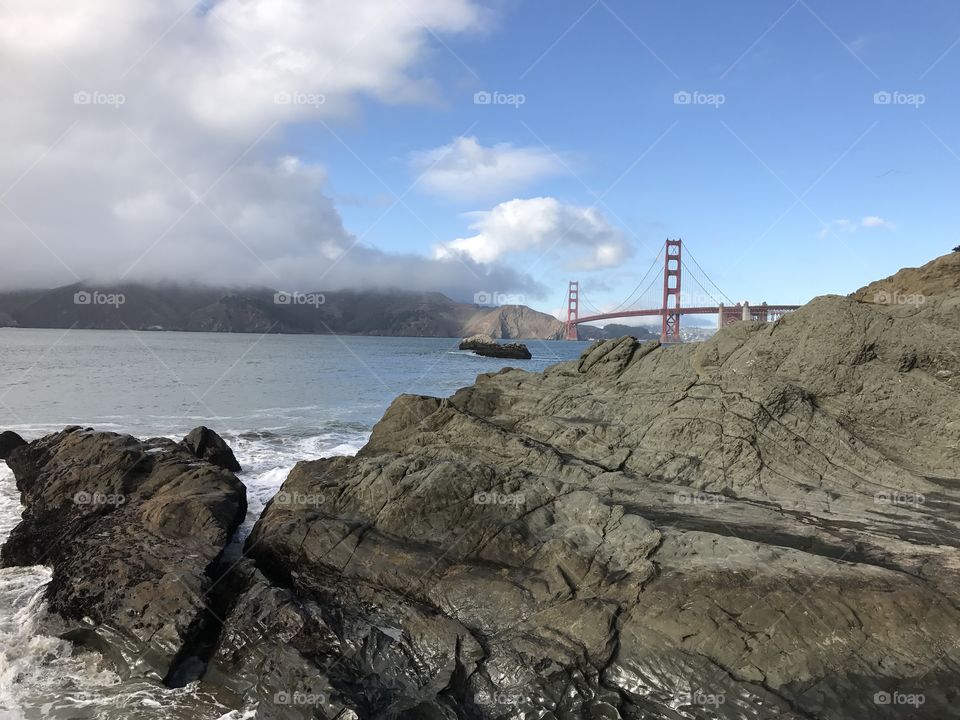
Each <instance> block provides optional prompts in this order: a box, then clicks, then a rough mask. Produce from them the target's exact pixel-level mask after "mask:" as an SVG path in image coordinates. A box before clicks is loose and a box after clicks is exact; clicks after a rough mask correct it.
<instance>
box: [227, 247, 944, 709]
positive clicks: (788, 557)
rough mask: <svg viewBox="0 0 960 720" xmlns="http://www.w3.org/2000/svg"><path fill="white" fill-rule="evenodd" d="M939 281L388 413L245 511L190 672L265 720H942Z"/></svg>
mask: <svg viewBox="0 0 960 720" xmlns="http://www.w3.org/2000/svg"><path fill="white" fill-rule="evenodd" d="M940 262H945V261H940ZM951 268H952V266H950V267H948V268H946V269H944V268H942V267H941V268H938V269H937V272H935V273H932V275H935V276H937V277H938V278H939V280H938V284H937V286H936V291H935V292H930V293H929V294H928V293H927V292H926V291H925V289H924V288H922V287H919V288H918V287H909V286H903V287H900V286H898V292H900V293H908V292H909V293H915V294H923V296H924V302H923V303H922V304H914V305H905V304H892V303H874V302H869V301H864V300H861V299H859V298H844V297H835V296H828V297H823V298H818V299H817V300H814V301H813V302H811V303H810V304H809V305H807V306H806V307H804V308H802V309H801V310H799V311H798V312H796V313H793V314H791V315H788V316H786V317H784V318H782V319H781V320H779V321H778V322H776V323H773V324H762V325H761V324H751V323H746V324H741V325H737V326H733V327H730V328H727V329H725V330H723V331H721V332H719V333H717V335H716V336H715V337H714V338H712V339H711V340H709V341H707V342H704V343H702V344H700V345H682V346H670V347H665V346H660V345H659V343H657V342H650V343H644V344H641V343H638V342H637V341H635V340H634V339H633V338H622V339H620V340H615V341H608V342H604V343H600V344H598V345H596V346H594V347H592V348H591V349H590V350H588V351H587V352H586V353H584V355H583V356H582V357H581V358H580V360H578V361H574V362H568V363H561V364H559V365H556V366H554V367H553V368H551V369H549V370H548V371H546V372H545V373H542V374H531V373H526V372H522V371H519V370H513V369H507V370H504V371H503V372H500V373H497V374H492V375H481V376H480V377H479V378H478V379H477V382H476V384H475V385H473V386H471V387H468V388H464V389H463V390H461V391H459V392H458V393H456V394H455V395H454V396H453V397H451V398H449V399H437V398H430V397H421V396H410V395H407V396H402V397H400V398H398V399H397V400H396V401H395V402H394V403H393V405H392V406H391V407H390V409H389V410H388V412H387V413H386V415H385V416H384V418H383V419H382V420H381V421H380V422H379V423H378V424H377V426H376V427H375V429H374V432H373V435H372V437H371V439H370V442H369V443H368V444H367V446H366V447H365V448H364V449H363V450H362V451H361V452H360V453H359V454H358V455H357V457H355V458H330V459H323V460H316V461H311V462H303V463H300V464H298V465H297V466H296V467H295V468H294V470H293V471H292V472H291V473H290V476H289V477H288V479H287V481H286V482H285V483H284V485H283V487H282V488H281V491H280V492H279V493H278V494H277V496H276V497H275V498H274V500H273V501H272V502H271V503H270V504H269V505H268V507H267V508H266V510H265V512H264V513H263V516H262V517H261V519H260V521H259V522H258V523H257V525H256V527H255V529H254V531H253V533H252V535H251V536H250V538H249V540H248V542H247V549H246V552H247V554H248V555H249V557H250V558H251V559H252V560H253V561H254V562H255V564H256V569H255V570H250V572H249V574H248V575H247V576H246V577H245V578H244V579H243V580H242V581H241V582H238V585H237V593H238V599H237V601H236V603H235V604H234V606H233V608H232V610H231V614H230V615H229V616H228V617H227V623H226V625H225V628H224V633H223V634H222V635H221V637H220V641H219V644H218V648H217V651H216V655H215V660H216V663H215V665H216V672H222V673H223V674H224V675H228V676H232V677H246V678H247V684H246V689H245V690H244V689H243V688H238V691H239V692H246V693H247V694H248V695H249V696H250V697H258V698H262V699H263V702H264V705H263V706H262V707H264V708H267V707H270V708H271V710H270V712H271V713H276V716H277V717H291V718H294V717H337V716H338V714H339V713H355V714H356V715H357V716H359V717H371V718H372V717H399V718H410V719H413V718H484V719H490V720H493V719H495V718H523V719H524V720H526V719H533V718H538V719H539V718H570V719H579V718H584V719H587V718H604V719H605V718H627V719H630V720H634V719H636V720H639V719H640V718H644V719H647V718H654V719H663V720H668V719H669V720H677V718H689V719H693V718H724V719H730V720H733V719H734V718H737V719H742V718H750V719H756V720H768V719H769V718H805V719H810V718H817V719H829V720H842V719H847V718H849V719H851V720H859V719H863V720H867V719H869V720H877V719H885V718H891V719H892V718H904V717H911V718H931V719H933V718H937V719H940V718H947V717H955V716H956V714H957V702H958V698H960V550H958V548H960V456H958V448H960V421H958V418H960V393H958V386H957V385H956V380H955V378H957V377H960V375H958V373H960V353H958V352H957V348H960V267H957V268H953V269H951ZM944 273H946V274H947V275H950V274H951V273H952V276H951V277H952V278H953V279H952V280H949V281H946V282H945V281H944V280H943V277H942V276H943V274H944ZM927 275H931V273H927ZM262 668H271V672H269V673H263V672H260V670H261V669H262ZM271 716H273V715H271Z"/></svg>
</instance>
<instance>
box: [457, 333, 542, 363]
mask: <svg viewBox="0 0 960 720" xmlns="http://www.w3.org/2000/svg"><path fill="white" fill-rule="evenodd" d="M460 349H461V350H471V351H473V352H474V353H476V354H477V355H483V356H484V357H494V358H507V359H511V360H529V359H530V358H532V357H533V356H532V355H531V354H530V351H529V350H528V349H527V346H526V345H524V344H523V343H506V344H503V345H501V344H500V343H498V342H497V341H496V340H494V339H493V338H492V337H490V336H489V335H473V336H472V337H468V338H466V339H465V340H462V341H461V342H460Z"/></svg>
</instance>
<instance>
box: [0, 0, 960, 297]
mask: <svg viewBox="0 0 960 720" xmlns="http://www.w3.org/2000/svg"><path fill="white" fill-rule="evenodd" d="M958 68H960V4H957V3H956V2H953V1H952V0H922V1H921V2H915V3H905V2H902V0H901V1H897V2H894V1H893V0H847V1H845V2H842V3H837V2H826V1H825V0H795V1H794V0H744V1H742V2H731V3H716V2H708V1H706V0H698V1H695V2H692V1H687V0H678V1H677V2H670V3H665V2H652V1H647V0H644V1H638V0H597V1H596V2H593V1H591V0H582V1H581V0H577V1H575V0H551V2H549V3H547V2H545V0H443V1H442V2H438V1H437V0H350V1H349V2H348V1H347V0H219V1H217V2H209V1H208V2H207V4H196V3H194V2H184V1H183V0H169V1H168V2H164V3H156V2H152V1H151V0H127V1H126V2H123V3H118V2H116V0H86V1H85V2H84V3H81V4H75V6H64V4H63V3H61V2H59V1H57V0H8V1H7V2H4V3H3V4H2V5H0V92H2V96H3V98H4V102H3V103H2V106H0V142H2V148H3V149H2V150H0V254H2V257H3V262H2V263H0V288H4V289H13V288H22V287H51V286H55V285H64V284H69V283H73V282H77V281H84V282H87V283H97V282H103V283H107V282H117V281H145V280H163V281H171V280H173V281H181V282H202V283H211V284H217V285H266V286H270V287H274V288H278V289H285V290H299V291H304V292H307V291H316V290H336V289H340V288H346V287H358V288H364V287H397V288H401V289H409V290H436V291H440V292H444V293H447V294H448V295H450V296H451V297H454V298H456V299H458V300H466V301H471V300H474V299H477V300H479V301H481V302H491V301H493V302H495V301H500V302H521V303H524V304H528V305H531V306H533V307H535V308H537V309H540V310H545V311H548V312H554V313H556V312H560V310H561V308H562V307H564V305H565V301H564V296H565V292H566V287H567V283H568V281H569V280H579V281H580V282H581V287H582V288H583V297H584V298H585V302H586V303H588V306H587V307H588V308H590V309H594V308H595V309H597V310H609V309H611V308H614V307H616V306H619V305H620V304H621V303H623V302H624V301H625V300H627V299H628V297H630V295H631V293H632V292H634V291H638V292H634V296H636V295H637V294H640V293H639V291H642V290H643V288H644V287H646V286H647V285H648V283H647V281H646V280H645V281H644V282H643V283H640V281H641V278H644V277H645V274H646V273H647V272H648V270H649V269H650V268H651V266H653V267H654V271H653V272H652V274H650V275H646V277H647V278H652V279H654V280H655V281H654V283H653V285H652V290H651V294H649V296H648V295H644V296H643V297H642V298H640V299H639V300H636V302H638V303H640V305H641V306H651V305H655V304H656V300H655V298H653V297H652V294H655V292H656V287H657V284H658V282H659V281H657V280H656V275H657V272H658V270H657V264H658V260H657V259H656V258H657V255H658V253H659V251H660V250H661V248H662V247H663V243H664V240H665V239H666V238H668V237H670V238H682V239H683V241H684V248H685V252H686V253H687V256H688V257H689V258H692V259H695V260H696V263H697V264H698V265H699V266H700V267H701V268H702V269H703V270H704V271H705V274H706V275H707V276H709V278H710V279H711V280H712V282H713V283H715V286H716V288H719V290H717V289H716V288H715V287H714V285H710V284H707V285H706V289H705V290H702V289H701V288H700V287H698V286H696V285H695V284H693V283H691V282H690V281H689V280H688V281H687V283H686V284H685V286H684V290H685V294H686V296H685V297H684V298H683V302H684V304H688V305H689V304H708V301H709V300H711V299H713V300H716V299H721V300H723V299H728V300H732V301H740V300H748V301H750V302H753V303H756V302H763V301H766V302H770V303H781V304H787V303H802V302H805V301H807V300H809V299H810V298H811V297H814V296H816V295H820V294H824V293H830V292H834V293H848V292H851V291H853V290H855V289H857V288H858V287H860V286H862V285H864V284H866V283H868V282H869V281H871V280H873V279H876V278H879V277H883V276H886V275H888V274H891V273H892V272H894V271H896V270H897V269H899V268H900V267H903V266H908V265H914V266H915V265H920V264H923V263H924V262H926V261H928V260H930V259H932V258H933V257H936V256H938V255H941V254H943V253H946V252H949V251H950V250H951V249H952V248H953V247H954V246H957V245H958V244H960V232H958V213H960V206H958V203H957V202H956V200H955V195H956V189H957V183H958V180H960V125H958V123H957V122H956V117H957V114H958V110H960V96H958V92H957V90H956V77H957V75H958ZM692 267H693V266H692V260H691V270H692ZM690 274H691V275H692V274H695V273H692V272H691V273H690ZM638 284H640V286H639V287H638ZM721 291H722V295H723V297H720V296H719V294H720V292H721Z"/></svg>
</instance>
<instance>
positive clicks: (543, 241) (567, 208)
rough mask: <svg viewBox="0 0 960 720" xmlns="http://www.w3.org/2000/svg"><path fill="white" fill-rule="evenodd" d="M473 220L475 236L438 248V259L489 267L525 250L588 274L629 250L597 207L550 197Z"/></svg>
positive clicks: (501, 207)
mask: <svg viewBox="0 0 960 720" xmlns="http://www.w3.org/2000/svg"><path fill="white" fill-rule="evenodd" d="M474 216H475V219H474V222H473V223H471V225H470V227H471V228H472V229H473V230H476V231H477V234H476V235H473V236H471V237H467V238H460V239H457V240H453V241H452V242H449V243H445V244H443V245H441V246H438V247H437V248H435V253H436V256H437V257H438V258H446V257H451V256H453V255H457V254H459V255H464V256H466V257H469V258H471V259H472V260H474V261H476V262H481V263H490V262H496V261H498V260H500V259H502V258H504V257H506V256H508V255H516V254H520V253H526V252H529V251H536V252H537V253H538V254H546V253H551V252H552V253H553V254H554V256H555V257H561V258H563V259H564V262H563V265H564V266H565V267H567V268H569V269H577V270H585V271H588V270H599V269H602V268H609V267H615V266H617V265H619V264H620V263H621V262H623V261H624V260H625V259H627V258H628V257H629V256H630V255H631V253H632V250H633V248H632V246H631V245H630V244H629V243H628V242H627V240H626V239H625V238H624V236H623V233H622V232H620V231H619V230H618V229H617V228H615V227H613V226H612V225H610V224H609V223H608V222H607V221H606V219H605V218H604V217H603V216H602V215H601V214H600V212H598V211H597V210H596V209H595V208H587V207H578V206H575V205H564V204H562V203H561V202H560V201H559V200H557V199H556V198H552V197H538V198H530V199H526V200H510V201H509V202H504V203H500V204H499V205H497V206H496V207H494V208H493V209H492V210H489V211H487V212H482V213H474Z"/></svg>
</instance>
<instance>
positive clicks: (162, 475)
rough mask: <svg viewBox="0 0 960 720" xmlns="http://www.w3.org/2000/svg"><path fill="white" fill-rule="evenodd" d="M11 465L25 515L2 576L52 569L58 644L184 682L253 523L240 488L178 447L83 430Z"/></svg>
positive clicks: (55, 438) (23, 451)
mask: <svg viewBox="0 0 960 720" xmlns="http://www.w3.org/2000/svg"><path fill="white" fill-rule="evenodd" d="M7 464H8V465H9V466H10V468H11V469H12V470H13V472H14V474H15V476H16V480H17V489H18V490H20V493H21V502H22V503H23V505H24V508H25V509H24V513H23V519H22V521H21V522H20V524H19V525H17V526H16V527H15V528H14V530H13V532H12V533H11V535H10V537H9V539H8V540H7V542H6V543H5V544H4V546H3V549H2V553H0V559H2V563H3V566H4V567H10V566H25V565H39V564H43V565H49V566H51V567H52V568H53V578H52V580H51V582H50V584H49V585H48V586H47V588H46V591H45V597H46V600H47V603H48V607H49V610H50V612H51V613H52V615H53V617H52V618H51V623H52V625H53V626H54V627H55V628H56V631H57V632H58V633H59V634H62V635H65V636H66V637H69V638H71V639H74V640H76V641H78V642H81V643H84V644H87V645H90V646H93V647H96V648H98V649H103V650H104V651H105V652H106V653H107V656H108V657H110V658H111V659H112V660H114V662H115V663H116V664H117V665H118V670H119V671H120V672H121V673H122V674H123V675H124V676H126V675H127V674H130V673H138V674H145V675H154V676H156V677H158V678H161V679H163V678H166V679H167V681H168V682H174V677H175V674H176V672H177V670H178V669H179V667H180V666H181V665H182V664H183V663H184V662H185V661H188V660H189V658H190V655H191V652H192V650H193V645H194V643H195V641H196V640H197V638H198V637H199V636H200V635H201V633H202V632H203V631H204V629H205V625H207V624H208V623H209V622H210V621H211V618H210V616H209V607H208V598H207V595H208V593H209V591H210V590H211V588H212V587H213V585H214V580H213V578H212V577H211V574H210V573H211V568H212V565H213V563H214V562H215V561H216V559H217V558H218V557H219V556H220V554H221V553H222V551H223V549H224V548H225V547H226V545H227V543H228V541H229V539H230V537H231V536H232V534H233V532H234V531H235V530H236V528H237V527H238V526H239V524H240V522H241V521H242V520H243V517H244V515H245V513H246V495H245V490H244V487H243V485H242V484H241V483H240V481H239V480H237V478H236V477H235V476H234V475H233V473H231V472H228V471H227V470H224V469H222V468H220V467H217V466H215V465H212V464H210V463H208V462H206V461H202V460H198V459H197V458H196V457H194V456H193V455H192V454H191V453H190V452H189V451H188V450H186V449H185V448H184V447H182V446H180V445H178V444H176V443H174V442H173V441H171V440H167V439H165V438H155V439H151V440H146V441H142V442H141V441H139V440H137V439H135V438H133V437H130V436H129V435H118V434H115V433H107V432H95V431H93V430H84V429H81V428H79V427H69V428H66V429H65V430H63V431H62V432H59V433H56V434H54V435H49V436H47V437H45V438H42V439H40V440H35V441H33V442H31V443H29V444H27V445H23V446H21V447H18V448H16V449H15V450H13V451H12V452H11V453H10V455H9V457H8V458H7ZM201 667H202V666H201Z"/></svg>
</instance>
